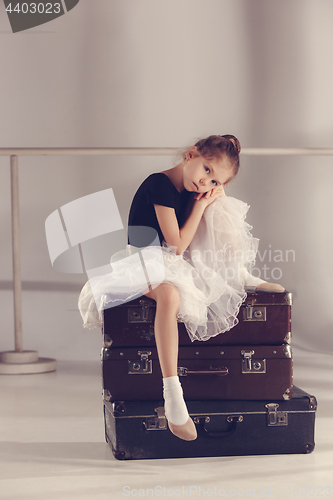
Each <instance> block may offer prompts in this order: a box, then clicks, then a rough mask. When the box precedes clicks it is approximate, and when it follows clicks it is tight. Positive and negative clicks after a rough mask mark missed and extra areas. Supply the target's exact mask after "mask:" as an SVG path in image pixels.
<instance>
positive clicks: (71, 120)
mask: <svg viewBox="0 0 333 500" xmlns="http://www.w3.org/2000/svg"><path fill="white" fill-rule="evenodd" d="M332 16H333V4H332V2H331V0H316V1H314V0H293V2H290V1H289V0H279V1H278V2H277V1H274V0H251V1H250V0H168V1H162V0H140V1H137V0H122V1H121V2H119V1H118V0H98V2H93V1H92V0H81V1H80V2H79V4H78V5H77V6H76V7H75V8H74V9H73V10H72V11H70V12H69V13H68V14H66V15H65V16H62V17H60V18H58V19H57V20H55V21H52V22H50V23H48V24H45V25H42V26H39V27H37V28H34V29H31V30H28V31H26V32H21V33H16V34H12V32H11V30H10V26H9V22H8V19H7V18H6V15H5V11H4V5H3V3H0V42H1V43H0V60H1V72H0V89H1V92H0V109H1V115H0V147H9V146H18V147H25V146H26V147H32V146H40V147H50V146H110V147H111V146H113V147H118V146H128V147H135V146H138V147H144V146H146V147H150V146H151V147H157V146H166V147H167V146H170V147H183V146H186V145H191V144H192V143H193V141H194V140H196V138H198V137H203V136H207V135H209V134H214V133H217V134H224V133H233V134H235V135H237V136H238V137H239V139H240V141H241V143H242V145H243V147H254V146H257V147H332V135H333V134H332V132H333V119H332V116H333V101H332V97H331V93H332V91H331V89H332V88H333V70H332V65H331V60H332V47H333V32H332V30H331V19H332ZM332 163H333V158H332V157H315V156H314V157H245V156H244V157H242V169H241V172H240V174H239V177H238V178H237V179H235V180H234V182H233V183H232V185H231V186H230V188H229V190H228V194H229V195H231V196H235V197H239V198H241V199H243V200H244V201H246V202H248V203H249V204H250V205H251V209H250V212H249V218H248V220H249V222H250V223H251V224H252V225H253V226H254V229H253V234H255V235H256V236H258V237H260V239H261V244H260V252H261V256H263V255H264V254H265V251H266V257H265V259H264V260H263V262H261V261H260V260H259V261H257V265H258V267H259V268H260V269H262V267H263V266H264V265H266V266H268V267H270V268H271V269H272V268H273V267H280V268H281V270H282V273H283V276H282V279H281V280H280V281H281V282H282V283H283V284H284V285H285V286H286V287H287V288H288V290H290V291H292V292H293V295H294V307H293V335H294V343H295V344H296V345H300V346H302V347H304V348H308V349H312V350H325V351H332V349H333V341H332V337H331V331H332V316H333V312H332V307H331V294H330V279H329V276H330V275H331V272H330V268H329V267H328V264H329V263H330V260H329V258H330V253H331V248H332V243H333V242H332V233H331V230H330V228H331V221H330V217H329V216H330V215H331V214H332V209H333V201H332V196H331V185H332V180H333V168H332ZM19 164H20V203H21V240H22V279H23V290H24V291H23V325H24V348H25V349H38V350H39V352H40V354H41V355H44V356H53V357H56V358H58V359H87V360H88V359H96V356H98V353H99V350H100V346H101V338H100V333H99V332H98V331H97V330H93V331H91V332H89V331H85V330H83V329H82V328H81V319H80V316H79V314H78V312H77V310H76V301H77V296H78V293H79V290H80V287H81V286H82V285H83V283H84V281H85V277H84V276H80V275H63V274H60V273H56V272H55V271H53V269H52V267H51V264H50V261H49V257H48V252H47V248H46V242H45V234H44V222H45V219H46V217H47V216H48V215H49V214H50V213H51V212H53V211H54V210H55V209H57V208H59V207H60V206H61V205H63V204H65V203H68V202H70V201H72V200H74V199H76V198H79V197H81V196H84V195H86V194H89V193H93V192H96V191H99V190H102V189H105V188H107V187H112V188H113V189H114V192H115V196H116V199H117V202H118V205H119V208H120V212H121V215H122V219H123V222H124V223H126V220H127V213H128V208H129V204H130V201H131V198H132V196H133V194H134V192H135V190H136V188H137V186H138V185H139V183H140V182H141V180H142V179H143V178H145V177H146V176H147V175H148V174H149V173H151V172H154V171H158V170H163V169H165V168H167V167H168V166H170V167H171V166H172V165H173V159H172V158H169V157H133V156H130V157H77V158H75V157H39V158H36V157H33V158H29V157H24V158H20V160H19ZM9 193H10V178H9V159H8V157H0V217H1V242H0V244H1V263H0V300H1V312H2V332H1V341H0V350H6V349H12V348H13V306H12V292H11V291H10V280H11V278H12V271H11V265H12V264H11V232H10V194H9ZM269 250H271V252H272V256H273V257H274V256H276V255H277V253H276V251H277V250H281V251H282V255H283V256H284V257H283V258H284V260H286V251H287V250H294V252H295V261H294V260H293V259H292V258H291V257H290V256H291V255H292V254H290V253H289V262H278V263H277V262H274V260H273V262H270V259H269ZM274 252H275V253H274Z"/></svg>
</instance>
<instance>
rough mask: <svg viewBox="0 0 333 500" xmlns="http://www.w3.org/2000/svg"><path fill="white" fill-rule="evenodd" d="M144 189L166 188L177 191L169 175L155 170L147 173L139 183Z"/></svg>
mask: <svg viewBox="0 0 333 500" xmlns="http://www.w3.org/2000/svg"><path fill="white" fill-rule="evenodd" d="M141 186H142V187H144V188H145V189H166V190H167V191H170V192H173V191H177V189H176V188H175V186H174V185H173V183H172V181H171V180H170V179H169V177H168V176H167V175H166V174H164V173H163V172H155V173H153V174H150V175H148V177H146V179H145V180H144V181H143V183H142V184H141Z"/></svg>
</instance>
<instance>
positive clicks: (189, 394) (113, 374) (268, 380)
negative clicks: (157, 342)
mask: <svg viewBox="0 0 333 500" xmlns="http://www.w3.org/2000/svg"><path fill="white" fill-rule="evenodd" d="M178 374H179V376H180V380H181V384H182V387H183V391H184V397H185V400H209V399H236V400H237V399H251V400H256V399H262V400H265V399H269V398H273V399H277V400H280V399H290V397H291V395H292V377H293V371H292V354H291V347H290V346H289V345H288V344H283V345H279V346H262V345H261V346H259V345H256V346H248V345H243V346H223V350H222V348H221V346H212V345H205V342H201V343H200V344H199V345H192V346H181V347H180V348H179V356H178ZM102 375H103V388H104V395H105V398H108V399H109V400H110V401H119V400H123V401H136V400H137V401H139V400H158V399H161V398H162V373H161V369H160V365H159V360H158V355H157V349H156V348H155V347H150V348H149V349H143V348H135V347H125V348H119V347H113V346H111V347H104V348H103V349H102Z"/></svg>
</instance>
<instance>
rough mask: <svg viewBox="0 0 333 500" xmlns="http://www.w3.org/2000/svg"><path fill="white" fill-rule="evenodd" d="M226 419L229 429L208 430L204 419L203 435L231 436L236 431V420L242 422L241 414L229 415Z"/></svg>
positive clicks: (214, 436) (213, 436)
mask: <svg viewBox="0 0 333 500" xmlns="http://www.w3.org/2000/svg"><path fill="white" fill-rule="evenodd" d="M227 421H228V422H229V423H230V426H229V429H228V430H227V431H209V430H208V429H207V427H206V425H205V424H206V422H205V421H204V422H203V429H204V431H205V435H206V436H207V437H212V438H225V437H228V436H231V435H232V434H234V433H235V432H236V428H237V424H238V422H243V417H242V415H239V416H237V415H236V416H235V415H230V416H228V417H227Z"/></svg>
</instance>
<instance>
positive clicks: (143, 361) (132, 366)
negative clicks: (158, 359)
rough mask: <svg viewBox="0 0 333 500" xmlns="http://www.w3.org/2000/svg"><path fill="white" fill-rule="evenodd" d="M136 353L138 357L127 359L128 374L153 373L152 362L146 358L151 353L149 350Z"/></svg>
mask: <svg viewBox="0 0 333 500" xmlns="http://www.w3.org/2000/svg"><path fill="white" fill-rule="evenodd" d="M138 355H139V356H140V359H135V360H134V361H133V360H130V359H129V360H128V361H127V368H128V371H127V373H128V374H129V375H133V374H137V373H140V374H143V373H146V374H148V375H150V374H151V373H153V362H152V360H151V359H148V358H149V356H150V355H151V352H150V351H138Z"/></svg>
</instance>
